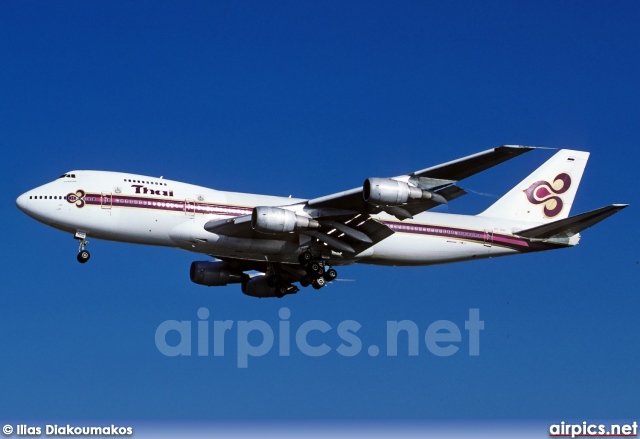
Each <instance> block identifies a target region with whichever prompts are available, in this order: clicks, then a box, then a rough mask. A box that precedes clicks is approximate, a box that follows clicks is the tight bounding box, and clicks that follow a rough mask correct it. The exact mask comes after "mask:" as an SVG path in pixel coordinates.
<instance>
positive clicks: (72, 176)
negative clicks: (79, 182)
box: [58, 174, 76, 178]
mask: <svg viewBox="0 0 640 439" xmlns="http://www.w3.org/2000/svg"><path fill="white" fill-rule="evenodd" d="M58 178H76V174H62V175H61V176H60V177H58Z"/></svg>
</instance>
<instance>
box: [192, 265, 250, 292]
mask: <svg viewBox="0 0 640 439" xmlns="http://www.w3.org/2000/svg"><path fill="white" fill-rule="evenodd" d="M189 274H190V277H191V281H192V282H194V283H197V284H200V285H206V286H208V287H223V286H225V285H228V284H237V283H240V282H242V273H241V272H234V271H232V270H230V269H229V266H228V265H227V264H226V263H224V262H223V261H195V262H192V263H191V270H190V273H189Z"/></svg>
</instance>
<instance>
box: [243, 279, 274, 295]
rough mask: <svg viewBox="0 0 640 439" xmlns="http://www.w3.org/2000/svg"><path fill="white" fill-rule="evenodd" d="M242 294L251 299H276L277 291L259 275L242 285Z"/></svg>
mask: <svg viewBox="0 0 640 439" xmlns="http://www.w3.org/2000/svg"><path fill="white" fill-rule="evenodd" d="M242 292H243V293H244V294H246V295H247V296H251V297H260V298H262V297H276V293H277V289H276V288H275V287H270V286H269V283H268V281H267V276H265V275H259V276H255V277H252V278H251V280H249V282H246V283H243V284H242Z"/></svg>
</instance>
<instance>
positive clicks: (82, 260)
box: [78, 250, 91, 264]
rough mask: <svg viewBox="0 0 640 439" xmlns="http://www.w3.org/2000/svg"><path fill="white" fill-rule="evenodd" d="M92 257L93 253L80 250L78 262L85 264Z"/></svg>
mask: <svg viewBox="0 0 640 439" xmlns="http://www.w3.org/2000/svg"><path fill="white" fill-rule="evenodd" d="M90 257H91V255H90V254H89V252H88V251H86V250H82V251H80V253H78V262H80V263H81V264H84V263H86V262H87V261H88V260H89V258H90Z"/></svg>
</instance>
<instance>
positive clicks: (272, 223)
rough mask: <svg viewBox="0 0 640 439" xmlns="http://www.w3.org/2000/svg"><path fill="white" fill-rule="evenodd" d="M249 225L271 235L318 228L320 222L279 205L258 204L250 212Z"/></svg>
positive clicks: (257, 230)
mask: <svg viewBox="0 0 640 439" xmlns="http://www.w3.org/2000/svg"><path fill="white" fill-rule="evenodd" d="M251 227H252V228H253V230H255V231H256V232H260V233H269V234H272V235H275V234H280V233H290V232H293V231H295V230H305V229H318V228H320V224H319V223H318V222H317V221H316V220H314V219H311V218H307V217H304V216H300V215H297V214H296V213H295V212H292V211H290V210H286V209H281V208H279V207H266V206H258V207H254V208H253V212H252V213H251Z"/></svg>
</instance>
